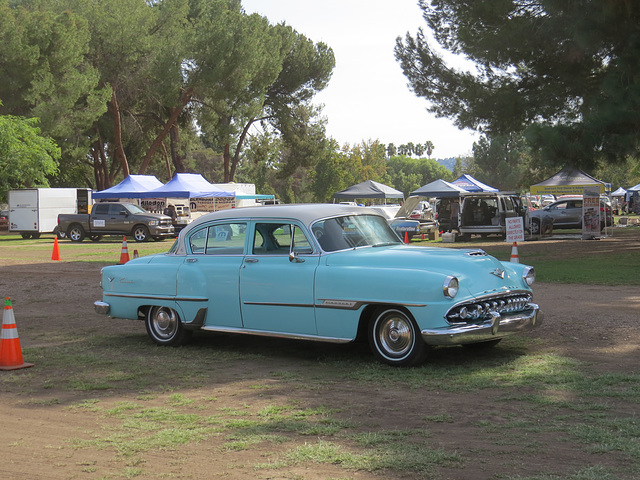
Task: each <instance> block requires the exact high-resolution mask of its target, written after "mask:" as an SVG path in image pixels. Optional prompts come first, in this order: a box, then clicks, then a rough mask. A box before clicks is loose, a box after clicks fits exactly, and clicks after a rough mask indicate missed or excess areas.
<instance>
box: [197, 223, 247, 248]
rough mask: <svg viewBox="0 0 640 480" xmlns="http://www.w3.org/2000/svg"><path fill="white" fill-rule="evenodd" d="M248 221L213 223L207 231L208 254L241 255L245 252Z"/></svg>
mask: <svg viewBox="0 0 640 480" xmlns="http://www.w3.org/2000/svg"><path fill="white" fill-rule="evenodd" d="M246 238H247V224H246V223H236V222H233V223H222V224H217V225H212V226H210V227H209V228H208V232H207V248H206V251H205V253H206V254H207V255H239V254H242V253H244V244H245V239H246Z"/></svg>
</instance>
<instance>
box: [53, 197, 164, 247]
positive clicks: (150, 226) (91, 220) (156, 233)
mask: <svg viewBox="0 0 640 480" xmlns="http://www.w3.org/2000/svg"><path fill="white" fill-rule="evenodd" d="M58 232H63V233H65V234H66V236H67V237H68V238H69V240H71V241H72V242H81V241H82V240H84V239H85V238H86V237H89V238H90V239H91V240H93V241H98V240H100V239H101V238H102V237H103V236H104V235H124V236H126V235H130V236H131V237H133V238H134V239H135V241H136V242H146V241H147V240H149V239H151V238H153V239H154V240H163V239H165V238H167V237H174V236H175V229H174V227H173V225H172V223H171V217H169V216H167V215H161V214H159V213H150V212H147V211H146V210H145V209H144V208H141V207H139V206H138V205H135V204H133V203H97V204H95V205H93V207H92V209H91V213H89V214H60V215H58Z"/></svg>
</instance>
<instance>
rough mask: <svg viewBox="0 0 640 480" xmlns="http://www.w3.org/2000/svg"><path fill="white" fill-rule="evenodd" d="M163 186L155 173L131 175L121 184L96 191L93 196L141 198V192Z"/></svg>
mask: <svg viewBox="0 0 640 480" xmlns="http://www.w3.org/2000/svg"><path fill="white" fill-rule="evenodd" d="M161 186H162V182H161V181H160V180H158V179H157V178H156V177H155V176H154V175H129V176H127V177H126V178H125V179H124V180H122V181H121V182H120V183H119V184H117V185H114V186H113V187H111V188H107V189H106V190H101V191H99V192H94V193H93V194H92V195H91V196H92V197H93V198H140V194H141V193H143V192H148V191H149V190H154V189H156V188H158V187H161Z"/></svg>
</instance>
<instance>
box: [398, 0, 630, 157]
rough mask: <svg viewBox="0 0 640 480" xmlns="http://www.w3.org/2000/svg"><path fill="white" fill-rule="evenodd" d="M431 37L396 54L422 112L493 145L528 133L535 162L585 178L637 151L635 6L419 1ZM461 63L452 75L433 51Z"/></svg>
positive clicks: (419, 37) (413, 39)
mask: <svg viewBox="0 0 640 480" xmlns="http://www.w3.org/2000/svg"><path fill="white" fill-rule="evenodd" d="M420 7H421V8H422V10H423V12H424V18H425V20H426V22H427V25H428V27H429V28H430V30H431V32H432V35H433V37H432V38H429V37H428V35H427V34H425V32H424V31H423V30H422V29H421V30H419V31H418V33H417V34H416V35H415V36H411V35H410V34H407V35H406V37H405V39H404V41H403V40H402V39H401V38H398V39H397V41H396V48H395V54H396V58H397V60H398V61H399V62H400V64H401V66H402V69H403V72H404V74H405V75H406V77H407V78H408V79H409V82H410V85H411V88H412V89H413V91H414V92H415V93H416V94H417V95H418V96H421V97H424V98H426V99H427V100H429V102H430V104H431V106H430V107H429V109H430V111H432V112H434V113H435V114H436V115H438V116H440V117H448V118H452V119H453V120H454V121H455V123H456V124H457V125H458V126H460V127H470V128H475V129H480V130H482V131H484V132H485V133H487V134H489V135H491V136H499V135H503V134H508V133H512V132H521V131H523V130H525V129H526V130H527V132H526V133H527V138H528V140H529V141H530V142H531V143H532V144H533V145H535V146H536V147H537V148H538V150H539V152H540V154H541V155H542V158H543V159H545V160H546V161H548V162H550V163H555V164H563V165H564V164H573V165H576V166H582V167H584V168H589V167H591V166H593V165H595V163H596V161H597V159H598V158H601V157H602V158H605V159H607V160H610V161H622V160H624V158H625V157H627V156H629V155H636V154H637V153H638V152H639V149H640V116H638V115H637V112H638V111H639V110H640V76H638V75H637V72H638V71H640V3H638V2H632V1H609V0H589V1H587V0H582V1H571V2H551V1H542V2H532V1H530V0H433V1H429V2H428V1H426V0H420ZM434 42H437V43H438V44H439V46H440V47H441V48H443V49H444V50H446V51H448V52H450V53H453V54H458V55H464V56H465V57H466V58H467V59H469V60H471V61H473V62H475V64H476V69H477V71H476V73H473V72H471V71H467V70H462V69H456V68H453V67H451V66H449V65H447V63H446V62H445V60H444V58H443V56H442V55H441V54H440V53H438V52H437V51H436V48H435V47H434V46H433V44H434Z"/></svg>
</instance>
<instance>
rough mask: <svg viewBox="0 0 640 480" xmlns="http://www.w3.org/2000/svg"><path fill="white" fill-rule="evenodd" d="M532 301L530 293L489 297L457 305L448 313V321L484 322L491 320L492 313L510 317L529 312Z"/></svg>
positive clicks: (456, 322)
mask: <svg viewBox="0 0 640 480" xmlns="http://www.w3.org/2000/svg"><path fill="white" fill-rule="evenodd" d="M531 300H532V295H531V294H530V293H528V292H515V293H509V294H500V295H492V296H487V297H483V298H481V299H476V300H472V301H469V302H465V303H460V304H458V305H456V306H455V307H453V308H451V310H449V311H448V312H447V314H446V319H447V321H448V322H449V323H451V324H471V323H478V322H483V321H485V320H489V319H490V318H491V312H496V313H498V314H499V315H509V314H514V313H519V312H523V311H525V310H528V309H529V303H531Z"/></svg>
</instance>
